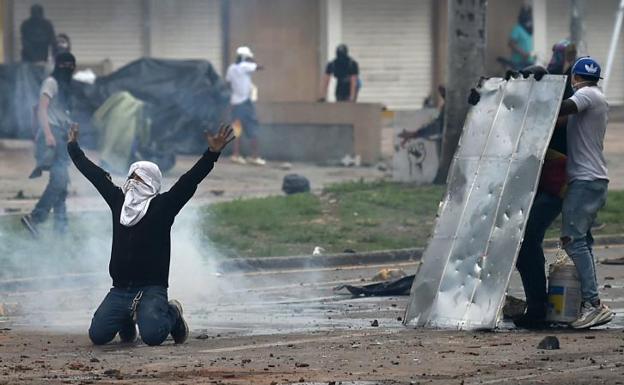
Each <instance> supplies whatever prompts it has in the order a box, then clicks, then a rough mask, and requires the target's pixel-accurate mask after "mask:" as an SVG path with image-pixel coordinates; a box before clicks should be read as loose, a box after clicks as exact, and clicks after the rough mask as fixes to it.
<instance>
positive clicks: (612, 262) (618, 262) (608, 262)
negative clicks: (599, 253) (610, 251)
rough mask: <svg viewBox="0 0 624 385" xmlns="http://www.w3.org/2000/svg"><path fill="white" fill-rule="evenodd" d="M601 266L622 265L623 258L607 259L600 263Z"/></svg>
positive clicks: (623, 263) (623, 262)
mask: <svg viewBox="0 0 624 385" xmlns="http://www.w3.org/2000/svg"><path fill="white" fill-rule="evenodd" d="M600 263H602V264H603V265H624V257H618V258H607V259H603V260H602V261H600Z"/></svg>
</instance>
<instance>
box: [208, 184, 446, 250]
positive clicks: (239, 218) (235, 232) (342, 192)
mask: <svg viewBox="0 0 624 385" xmlns="http://www.w3.org/2000/svg"><path fill="white" fill-rule="evenodd" d="M442 194H443V189H442V188H441V187H438V186H436V187H414V186H410V185H405V184H396V183H388V182H375V183H361V182H352V183H345V184H339V185H335V186H332V187H330V188H328V189H326V190H325V192H324V193H323V194H322V195H321V196H320V197H318V196H314V195H311V194H297V195H292V196H287V197H269V198H259V199H247V200H237V201H233V202H228V203H221V204H217V205H213V206H210V207H207V208H206V209H205V212H206V215H205V216H204V221H205V225H204V226H202V228H203V229H204V231H205V233H204V234H205V236H206V237H207V238H208V239H210V240H211V241H213V242H215V243H216V244H217V246H218V247H219V248H221V249H222V250H223V252H224V253H225V254H226V255H240V256H258V257H260V256H280V255H296V254H309V253H311V252H312V250H313V249H314V247H315V246H321V247H323V248H324V249H325V250H326V252H342V251H344V250H346V249H352V250H356V251H365V250H366V251H368V250H380V249H389V248H403V247H413V246H422V245H424V244H425V243H426V240H427V238H428V236H429V234H430V232H431V230H432V226H433V219H434V218H435V214H436V212H437V207H438V202H439V200H440V198H441V197H442Z"/></svg>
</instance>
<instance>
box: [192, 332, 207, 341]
mask: <svg viewBox="0 0 624 385" xmlns="http://www.w3.org/2000/svg"><path fill="white" fill-rule="evenodd" d="M195 338H196V339H198V340H207V339H208V338H210V336H209V335H208V334H206V333H201V334H200V335H198V336H197V337H195Z"/></svg>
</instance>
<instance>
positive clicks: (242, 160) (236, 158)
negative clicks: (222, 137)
mask: <svg viewBox="0 0 624 385" xmlns="http://www.w3.org/2000/svg"><path fill="white" fill-rule="evenodd" d="M230 160H231V161H232V163H237V164H247V161H246V160H245V158H243V157H242V156H236V155H232V156H231V157H230Z"/></svg>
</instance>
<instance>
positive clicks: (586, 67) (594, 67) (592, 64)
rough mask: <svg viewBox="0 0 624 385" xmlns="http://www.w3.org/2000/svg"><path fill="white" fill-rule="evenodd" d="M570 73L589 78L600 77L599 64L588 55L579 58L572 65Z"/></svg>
mask: <svg viewBox="0 0 624 385" xmlns="http://www.w3.org/2000/svg"><path fill="white" fill-rule="evenodd" d="M572 75H581V76H587V77H591V78H596V80H598V79H602V78H601V77H600V64H598V62H597V61H596V60H594V59H592V58H591V57H589V56H585V57H582V58H579V59H578V60H577V61H576V63H574V65H573V66H572Z"/></svg>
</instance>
